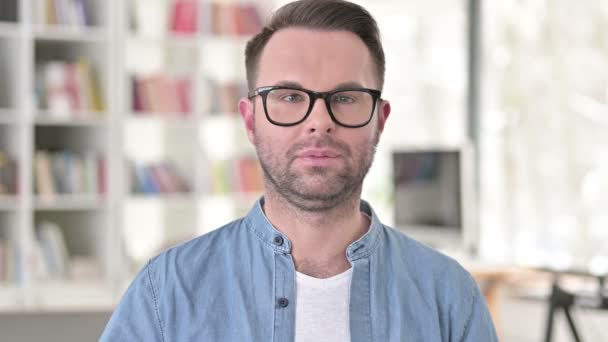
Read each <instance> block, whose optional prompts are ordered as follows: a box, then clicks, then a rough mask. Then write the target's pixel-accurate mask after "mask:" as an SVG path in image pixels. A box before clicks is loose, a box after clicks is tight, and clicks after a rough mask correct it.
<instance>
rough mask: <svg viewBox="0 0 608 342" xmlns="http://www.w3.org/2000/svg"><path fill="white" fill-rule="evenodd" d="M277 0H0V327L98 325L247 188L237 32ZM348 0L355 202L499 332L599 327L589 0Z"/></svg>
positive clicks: (596, 117) (588, 336)
mask: <svg viewBox="0 0 608 342" xmlns="http://www.w3.org/2000/svg"><path fill="white" fill-rule="evenodd" d="M287 2H289V1H286V0H1V1H0V80H1V82H0V331H2V336H3V337H2V340H3V341H64V342H67V341H91V340H97V339H99V337H100V335H101V333H102V331H103V329H104V327H105V326H106V324H107V322H108V319H109V318H110V316H111V314H112V312H113V311H114V310H115V308H116V307H117V305H118V304H119V301H120V299H121V297H122V295H123V294H124V292H125V290H126V289H127V287H128V285H129V284H130V283H131V281H132V280H133V279H134V277H135V275H136V274H137V273H138V272H139V270H141V269H142V267H144V265H146V263H147V262H148V260H150V259H151V258H153V257H154V256H156V255H158V254H159V253H162V252H163V251H165V250H167V249H168V248H171V247H172V246H175V245H178V244H180V243H182V242H184V241H188V240H190V239H192V238H195V237H197V236H200V235H203V234H207V233H209V232H211V231H213V230H215V229H217V228H219V227H221V226H223V225H224V224H226V223H228V222H230V221H233V220H235V219H237V218H239V217H242V216H244V215H246V214H247V212H248V211H249V210H250V209H251V207H252V206H253V205H254V203H255V202H256V201H257V200H258V199H259V198H260V197H261V196H262V195H263V191H264V181H263V177H264V171H263V170H262V168H261V167H260V164H259V162H258V157H257V154H256V150H255V148H254V146H253V145H252V144H251V143H250V141H249V140H248V137H247V132H246V128H245V125H244V123H243V120H242V118H241V115H240V114H239V110H238V102H239V99H240V98H243V97H246V96H247V93H248V91H249V90H251V89H249V88H248V85H247V82H246V70H245V55H244V49H245V45H246V43H247V41H248V40H249V39H251V38H252V37H253V36H254V35H255V34H256V33H258V32H259V31H260V29H261V28H262V27H263V25H264V23H265V22H266V21H267V19H268V18H269V16H270V15H271V13H272V12H273V11H274V10H276V9H277V8H279V7H280V6H282V5H284V4H286V3H287ZM353 2H355V3H357V4H360V5H363V6H364V7H365V8H367V9H368V10H369V11H370V13H371V14H372V15H373V16H374V17H375V18H376V20H377V22H378V25H379V29H380V31H381V37H382V42H383V45H384V50H385V53H386V75H385V84H384V89H383V92H382V98H383V99H386V100H388V101H390V104H391V108H392V113H391V115H390V117H389V119H388V121H387V124H386V126H385V128H384V132H383V134H382V137H381V139H380V143H379V145H378V147H377V151H376V154H375V159H374V163H373V165H372V167H371V169H370V170H369V173H368V174H367V177H366V178H365V182H364V183H363V192H362V198H363V199H365V200H367V201H369V202H370V203H372V204H373V206H374V210H375V212H376V213H377V214H378V216H379V217H380V219H381V221H382V222H383V223H384V224H386V225H388V226H391V227H394V228H395V229H397V230H400V231H401V232H403V233H404V234H406V235H408V236H410V237H412V238H414V239H416V240H418V241H420V242H422V243H423V244H425V245H428V246H430V247H432V248H434V249H436V250H438V251H440V252H441V253H444V254H446V255H448V256H450V257H451V258H453V259H455V260H456V261H458V262H459V263H460V264H461V265H462V266H463V267H464V268H465V269H466V270H467V271H469V272H470V273H471V275H472V276H473V278H474V279H475V281H476V282H477V285H478V286H479V288H480V289H481V291H482V292H483V294H484V297H485V299H486V302H487V304H488V307H489V311H490V313H491V316H492V319H493V321H494V324H495V327H496V330H497V333H498V336H499V338H500V340H501V341H505V342H526V341H547V342H550V341H553V342H563V341H579V340H584V341H606V340H608V332H607V331H606V330H605V329H604V327H605V326H606V325H608V288H606V285H605V279H606V276H607V275H608V1H597V0H583V1H576V2H575V1H561V0H534V1H517V0H502V1H482V0H427V1H414V0H353Z"/></svg>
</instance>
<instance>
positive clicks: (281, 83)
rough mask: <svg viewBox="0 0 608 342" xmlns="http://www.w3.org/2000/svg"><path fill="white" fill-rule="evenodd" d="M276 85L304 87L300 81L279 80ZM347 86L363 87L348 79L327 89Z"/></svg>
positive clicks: (347, 87)
mask: <svg viewBox="0 0 608 342" xmlns="http://www.w3.org/2000/svg"><path fill="white" fill-rule="evenodd" d="M276 85H277V86H281V87H290V88H301V89H306V88H304V87H303V86H302V85H301V84H300V83H298V82H293V81H280V82H277V83H276ZM349 88H364V87H363V85H361V83H358V82H354V81H350V82H342V83H339V84H338V85H336V86H335V87H334V88H332V89H330V90H329V91H334V90H340V89H349Z"/></svg>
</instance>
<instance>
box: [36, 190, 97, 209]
mask: <svg viewBox="0 0 608 342" xmlns="http://www.w3.org/2000/svg"><path fill="white" fill-rule="evenodd" d="M34 209H36V210H53V211H55V210H56V211H66V210H83V211H84V210H103V209H106V201H105V199H104V198H102V197H100V196H98V195H88V194H85V195H63V194H62V195H55V196H53V197H45V196H40V195H36V197H35V199H34Z"/></svg>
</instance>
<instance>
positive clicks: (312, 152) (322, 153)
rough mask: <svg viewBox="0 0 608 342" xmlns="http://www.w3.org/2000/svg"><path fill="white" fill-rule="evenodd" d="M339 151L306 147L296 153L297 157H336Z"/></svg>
mask: <svg viewBox="0 0 608 342" xmlns="http://www.w3.org/2000/svg"><path fill="white" fill-rule="evenodd" d="M339 156H340V153H338V152H336V151H334V150H330V149H318V148H313V149H306V150H304V151H301V152H300V153H298V154H297V155H296V157H298V158H338V157H339Z"/></svg>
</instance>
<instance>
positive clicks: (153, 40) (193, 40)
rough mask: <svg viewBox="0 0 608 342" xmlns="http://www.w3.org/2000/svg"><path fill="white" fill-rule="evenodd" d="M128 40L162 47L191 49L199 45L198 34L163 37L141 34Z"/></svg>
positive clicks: (133, 35) (167, 35) (171, 34)
mask: <svg viewBox="0 0 608 342" xmlns="http://www.w3.org/2000/svg"><path fill="white" fill-rule="evenodd" d="M128 39H129V40H131V41H137V42H141V43H147V44H154V45H163V44H175V45H186V46H189V47H192V48H196V47H198V46H200V44H201V36H199V35H198V34H192V35H187V34H175V33H168V34H166V35H164V36H149V35H143V34H137V33H134V34H131V35H129V38H128Z"/></svg>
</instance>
